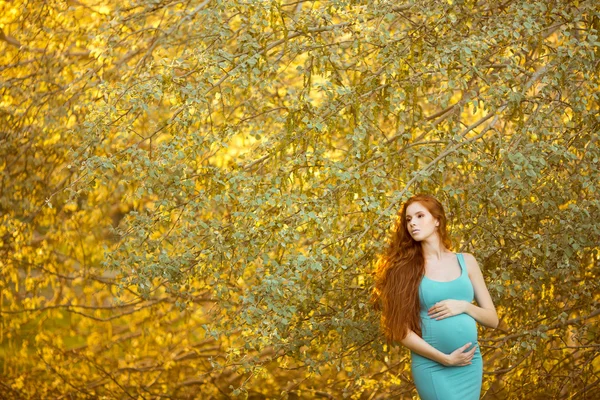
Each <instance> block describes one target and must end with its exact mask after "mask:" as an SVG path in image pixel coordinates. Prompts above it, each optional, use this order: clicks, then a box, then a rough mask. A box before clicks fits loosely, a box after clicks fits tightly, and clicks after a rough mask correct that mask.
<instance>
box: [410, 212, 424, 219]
mask: <svg viewBox="0 0 600 400" xmlns="http://www.w3.org/2000/svg"><path fill="white" fill-rule="evenodd" d="M417 214H424V213H423V211H417V212H416V213H415V215H417ZM408 217H410V215H407V216H406V218H408Z"/></svg>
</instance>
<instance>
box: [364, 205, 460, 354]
mask: <svg viewBox="0 0 600 400" xmlns="http://www.w3.org/2000/svg"><path fill="white" fill-rule="evenodd" d="M415 202H418V203H420V204H421V205H423V206H424V207H425V208H427V210H429V212H430V213H431V215H433V217H434V218H436V219H437V220H438V221H439V226H438V234H439V236H440V241H441V242H442V243H443V244H444V246H446V248H448V249H452V243H451V241H450V238H449V236H448V233H447V231H446V214H445V212H444V207H443V206H442V204H441V203H440V202H439V201H438V200H437V199H436V198H435V197H433V196H430V195H428V194H418V195H416V196H413V197H411V198H410V199H408V200H407V201H406V202H405V203H404V205H403V206H402V210H401V212H400V215H398V219H397V220H396V223H395V226H394V229H393V232H392V235H391V239H390V240H389V244H388V247H387V249H386V251H385V253H384V254H382V255H381V256H380V257H379V260H378V261H377V268H376V270H375V288H374V290H373V296H372V297H371V301H372V302H373V303H374V306H375V308H376V309H377V310H381V327H382V329H383V333H384V335H385V336H386V338H387V339H388V341H389V342H394V341H400V340H403V339H404V338H405V337H406V335H407V334H408V329H411V330H412V331H414V332H415V333H416V334H417V335H419V336H422V332H421V319H420V317H419V308H420V303H419V284H420V283H421V279H423V276H424V275H425V259H424V258H423V250H422V245H421V242H418V241H416V240H414V239H413V238H412V236H411V235H410V233H409V232H408V229H407V227H406V208H407V207H408V206H409V205H411V204H412V203H415Z"/></svg>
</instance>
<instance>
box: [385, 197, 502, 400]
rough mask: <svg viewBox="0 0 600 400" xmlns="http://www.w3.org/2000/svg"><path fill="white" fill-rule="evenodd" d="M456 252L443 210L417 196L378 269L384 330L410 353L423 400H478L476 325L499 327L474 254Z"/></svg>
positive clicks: (480, 366) (409, 203)
mask: <svg viewBox="0 0 600 400" xmlns="http://www.w3.org/2000/svg"><path fill="white" fill-rule="evenodd" d="M451 248H452V244H451V241H450V238H449V237H448V234H447V232H446V215H445V213H444V209H443V207H442V205H441V204H440V202H439V201H437V200H436V199H435V198H434V197H432V196H429V195H417V196H414V197H411V198H410V199H408V200H407V201H406V203H405V204H404V206H403V207H402V212H401V215H400V219H399V220H398V221H397V223H396V227H395V230H394V233H393V235H392V239H391V243H390V244H389V247H388V249H387V251H386V253H385V254H384V255H383V256H382V257H381V259H380V260H379V263H378V268H377V271H376V284H375V291H374V298H373V300H374V301H375V304H376V305H377V307H378V308H379V309H381V311H382V315H381V325H382V328H383V331H384V333H385V336H386V337H387V339H388V340H389V341H392V342H393V341H396V342H400V343H402V344H403V345H404V346H406V347H408V348H409V349H410V353H411V371H412V376H413V380H414V382H415V386H416V387H417V392H418V393H419V396H420V397H421V399H422V400H453V399H456V400H469V399H479V396H480V392H481V381H482V373H483V361H482V359H481V353H480V351H479V346H478V344H477V325H476V321H477V322H479V323H480V324H482V325H485V326H488V327H491V328H495V327H497V326H498V315H497V314H496V309H495V307H494V303H493V301H492V298H491V297H490V294H489V292H488V290H487V287H486V285H485V282H484V280H483V275H482V274H481V270H480V269H479V265H478V264H477V261H476V260H475V257H473V256H472V255H471V254H469V253H453V252H452V251H450V250H449V249H451ZM473 295H474V296H475V300H476V301H477V304H478V306H476V305H474V304H472V301H473Z"/></svg>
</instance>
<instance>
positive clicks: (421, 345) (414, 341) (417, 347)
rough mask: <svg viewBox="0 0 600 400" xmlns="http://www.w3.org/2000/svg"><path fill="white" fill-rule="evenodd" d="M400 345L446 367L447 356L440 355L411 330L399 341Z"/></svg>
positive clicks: (439, 352)
mask: <svg viewBox="0 0 600 400" xmlns="http://www.w3.org/2000/svg"><path fill="white" fill-rule="evenodd" d="M400 343H402V345H404V346H405V347H408V348H409V349H410V350H412V351H414V352H415V353H417V354H419V355H421V356H423V357H427V358H429V359H431V360H433V361H437V362H439V363H440V364H442V365H446V366H448V365H449V364H448V354H446V353H442V352H441V351H439V350H438V349H436V348H435V347H433V346H432V345H430V344H429V343H427V342H426V341H425V340H423V338H421V337H420V336H419V335H417V334H416V333H415V332H414V331H413V330H411V329H409V330H408V334H407V335H406V337H405V338H404V339H403V340H401V341H400Z"/></svg>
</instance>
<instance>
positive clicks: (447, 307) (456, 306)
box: [427, 299, 468, 320]
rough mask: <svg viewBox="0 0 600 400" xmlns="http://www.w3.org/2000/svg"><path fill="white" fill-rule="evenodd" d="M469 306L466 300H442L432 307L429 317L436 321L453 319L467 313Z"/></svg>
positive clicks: (428, 312)
mask: <svg viewBox="0 0 600 400" xmlns="http://www.w3.org/2000/svg"><path fill="white" fill-rule="evenodd" d="M467 304H468V303H467V302H466V301H465V300H453V299H448V300H442V301H439V302H437V303H435V304H434V305H433V306H431V308H430V309H429V310H428V311H427V315H429V317H430V318H432V319H435V320H440V319H444V318H448V317H452V316H454V315H458V314H462V313H464V312H465V311H467Z"/></svg>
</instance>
